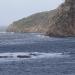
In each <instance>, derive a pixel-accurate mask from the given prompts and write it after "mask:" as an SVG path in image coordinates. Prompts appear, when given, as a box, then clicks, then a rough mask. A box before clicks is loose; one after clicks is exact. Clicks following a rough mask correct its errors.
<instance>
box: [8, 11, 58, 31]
mask: <svg viewBox="0 0 75 75" xmlns="http://www.w3.org/2000/svg"><path fill="white" fill-rule="evenodd" d="M56 11H57V10H52V11H46V12H40V13H36V14H33V15H31V16H29V17H27V18H23V19H21V20H18V21H15V22H13V23H12V24H11V25H9V27H8V28H7V31H8V32H46V31H47V29H48V27H49V23H50V19H51V18H52V17H53V16H54V14H55V13H56Z"/></svg>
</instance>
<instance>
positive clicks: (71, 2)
mask: <svg viewBox="0 0 75 75" xmlns="http://www.w3.org/2000/svg"><path fill="white" fill-rule="evenodd" d="M56 10H57V13H56V14H54V16H53V17H52V19H51V21H50V26H49V29H48V31H47V33H46V34H47V35H49V36H57V37H58V36H75V0H65V2H64V3H63V4H61V5H60V6H59V7H58V8H57V9H56Z"/></svg>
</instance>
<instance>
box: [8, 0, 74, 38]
mask: <svg viewBox="0 0 75 75" xmlns="http://www.w3.org/2000/svg"><path fill="white" fill-rule="evenodd" d="M7 31H9V32H10V31H11V32H43V33H46V35H48V36H57V37H58V36H75V0H65V2H64V3H62V4H61V5H60V6H59V7H58V8H56V9H55V10H52V11H47V12H41V13H37V14H34V15H31V16H29V17H27V18H23V19H21V20H19V21H16V22H13V23H12V24H11V25H10V26H9V27H8V29H7Z"/></svg>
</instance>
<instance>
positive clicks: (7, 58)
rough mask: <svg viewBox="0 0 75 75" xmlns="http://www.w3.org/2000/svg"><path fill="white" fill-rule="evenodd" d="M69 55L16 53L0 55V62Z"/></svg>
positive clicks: (65, 55) (66, 55)
mask: <svg viewBox="0 0 75 75" xmlns="http://www.w3.org/2000/svg"><path fill="white" fill-rule="evenodd" d="M69 56H70V55H68V54H63V53H40V52H15V53H0V62H2V61H17V60H26V59H28V60H29V59H42V58H65V57H69Z"/></svg>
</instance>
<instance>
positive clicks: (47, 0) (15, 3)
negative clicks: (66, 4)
mask: <svg viewBox="0 0 75 75" xmlns="http://www.w3.org/2000/svg"><path fill="white" fill-rule="evenodd" d="M63 1H64V0H0V26H3V25H9V24H10V23H12V22H13V21H15V20H18V19H21V18H24V17H27V16H29V15H31V14H34V13H37V12H41V11H48V10H52V9H55V8H56V7H58V5H60V4H61V3H62V2H63Z"/></svg>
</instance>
